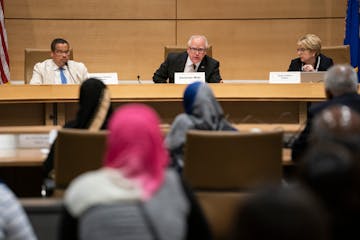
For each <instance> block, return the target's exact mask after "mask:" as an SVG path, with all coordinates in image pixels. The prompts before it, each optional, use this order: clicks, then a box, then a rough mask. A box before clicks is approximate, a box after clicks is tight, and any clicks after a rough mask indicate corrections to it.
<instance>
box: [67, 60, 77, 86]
mask: <svg viewBox="0 0 360 240" xmlns="http://www.w3.org/2000/svg"><path fill="white" fill-rule="evenodd" d="M65 65H66V67H67V69H68V71H69V74H70V77H71V78H72V80H73V81H74V82H76V81H75V78H74V76H73V75H72V74H71V71H70V67H69V64H68V62H66V63H65Z"/></svg>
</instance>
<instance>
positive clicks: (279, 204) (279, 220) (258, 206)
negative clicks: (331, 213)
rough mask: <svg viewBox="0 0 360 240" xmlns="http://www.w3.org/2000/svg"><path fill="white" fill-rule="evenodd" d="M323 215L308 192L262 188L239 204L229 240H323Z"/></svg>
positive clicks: (325, 227)
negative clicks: (231, 237)
mask: <svg viewBox="0 0 360 240" xmlns="http://www.w3.org/2000/svg"><path fill="white" fill-rule="evenodd" d="M329 237H330V236H329V229H328V221H327V215H326V214H325V211H324V210H323V208H322V206H321V205H320V204H319V202H318V201H317V200H316V198H314V197H313V196H312V195H311V194H310V192H308V191H306V190H305V189H302V188H299V187H296V188H278V187H277V188H266V189H264V190H261V191H259V192H257V193H255V195H254V196H252V197H249V198H248V199H247V200H246V201H245V203H243V204H241V206H240V208H239V212H238V213H237V220H236V221H235V225H234V237H233V240H263V239H277V240H289V239H291V240H304V239H307V240H325V239H330V238H329Z"/></svg>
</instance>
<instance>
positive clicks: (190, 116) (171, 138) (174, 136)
mask: <svg viewBox="0 0 360 240" xmlns="http://www.w3.org/2000/svg"><path fill="white" fill-rule="evenodd" d="M183 105H184V109H185V113H181V114H179V115H178V116H177V117H176V118H175V120H174V122H173V123H172V124H171V128H170V131H169V133H168V134H167V137H166V141H165V142H166V145H167V148H168V149H169V151H170V154H171V158H172V165H173V166H174V167H175V168H177V169H178V170H179V171H181V169H182V168H183V165H184V163H183V155H184V151H183V147H184V144H185V142H186V133H187V131H189V130H191V129H197V130H213V131H220V130H226V131H227V130H229V131H236V129H235V128H234V127H233V126H232V125H231V124H230V123H229V122H228V121H227V120H226V119H225V117H224V112H223V110H222V108H221V105H220V104H219V102H218V101H217V100H216V98H215V96H214V94H213V92H212V91H211V88H210V87H209V86H208V85H207V84H206V83H201V82H195V83H192V84H190V85H188V86H187V88H186V89H185V92H184V100H183Z"/></svg>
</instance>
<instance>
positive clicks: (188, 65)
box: [153, 35, 222, 83]
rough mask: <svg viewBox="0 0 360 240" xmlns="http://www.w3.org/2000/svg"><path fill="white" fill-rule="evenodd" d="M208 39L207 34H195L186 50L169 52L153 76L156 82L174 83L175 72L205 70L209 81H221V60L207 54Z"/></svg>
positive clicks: (206, 78)
mask: <svg viewBox="0 0 360 240" xmlns="http://www.w3.org/2000/svg"><path fill="white" fill-rule="evenodd" d="M208 46H209V44H208V41H207V39H206V37H205V36H202V35H193V36H191V37H190V39H189V41H188V48H187V50H186V52H182V53H169V55H168V57H167V58H166V60H165V62H163V63H162V64H161V65H160V67H159V69H158V70H156V72H155V73H154V76H153V81H154V82H155V83H167V82H168V79H169V83H174V73H175V72H205V81H206V82H208V83H218V82H221V81H222V80H221V76H220V71H219V62H218V61H217V60H215V59H213V58H211V57H209V56H207V55H206V50H207V49H208Z"/></svg>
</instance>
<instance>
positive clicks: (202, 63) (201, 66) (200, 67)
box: [197, 55, 207, 72]
mask: <svg viewBox="0 0 360 240" xmlns="http://www.w3.org/2000/svg"><path fill="white" fill-rule="evenodd" d="M206 63H207V59H206V55H205V56H204V58H203V60H202V61H201V63H200V65H199V67H198V70H197V71H198V72H205V70H206Z"/></svg>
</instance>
